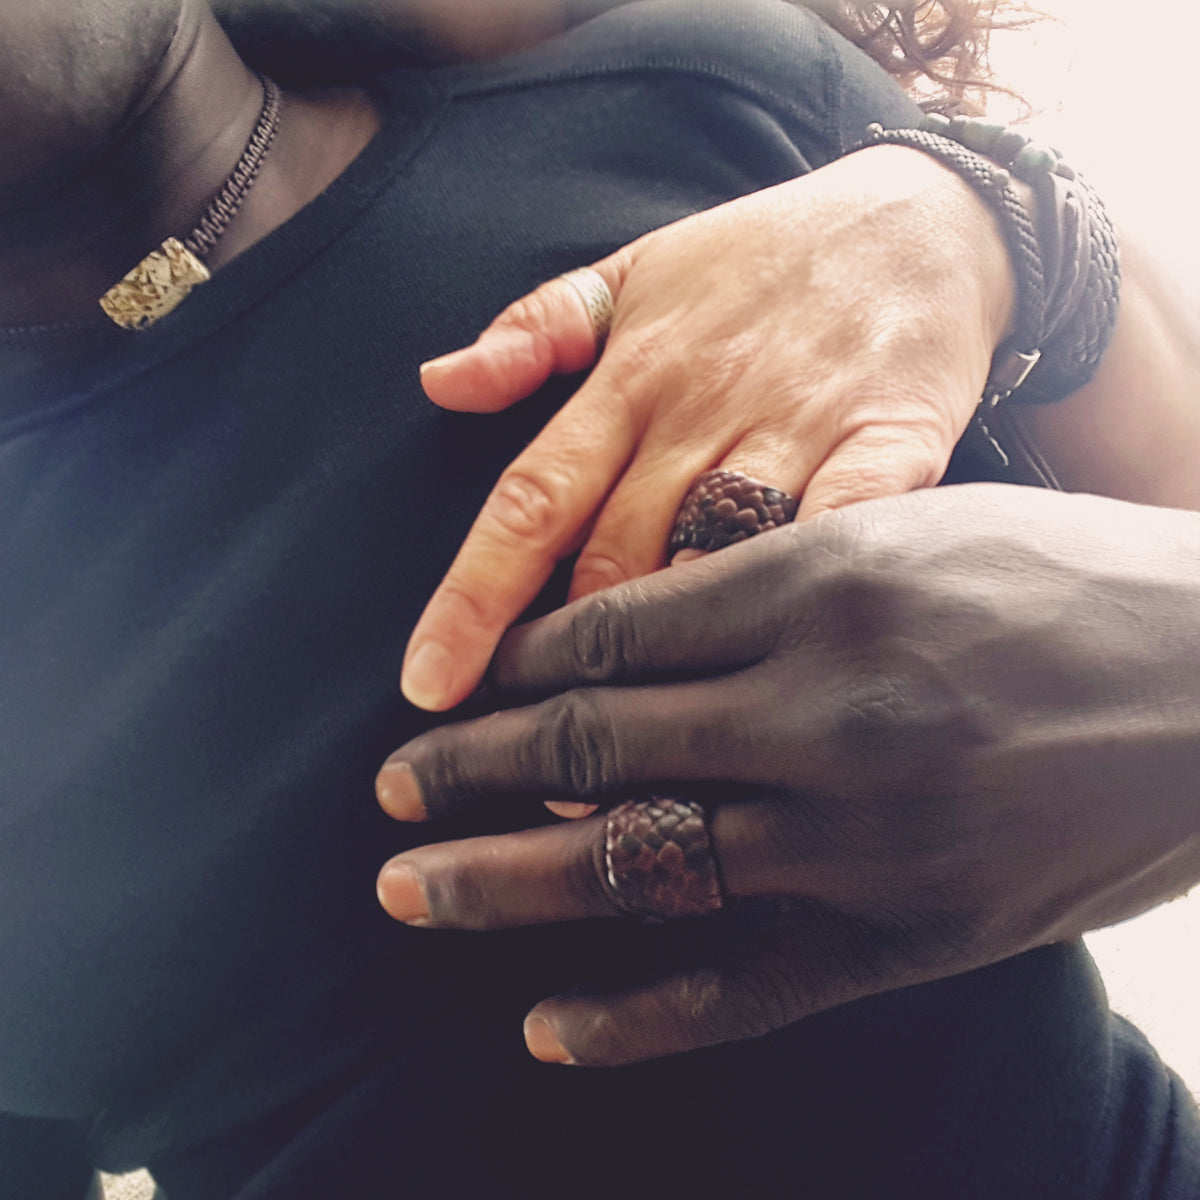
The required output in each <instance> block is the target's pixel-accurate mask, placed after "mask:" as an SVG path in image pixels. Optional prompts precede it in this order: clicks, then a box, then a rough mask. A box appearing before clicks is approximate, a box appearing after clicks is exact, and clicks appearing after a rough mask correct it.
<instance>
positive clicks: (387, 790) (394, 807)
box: [375, 762, 428, 821]
mask: <svg viewBox="0 0 1200 1200" xmlns="http://www.w3.org/2000/svg"><path fill="white" fill-rule="evenodd" d="M375 795H376V797H377V798H378V800H379V807H380V808H382V809H383V811H384V812H385V813H387V815H388V816H389V817H395V818H396V820H397V821H423V820H425V818H426V816H428V813H426V811H425V797H424V796H422V795H421V785H420V784H419V783H418V782H417V777H416V775H415V774H414V773H413V769H412V767H410V766H409V765H408V763H406V762H389V763H384V764H383V768H382V769H381V770H380V772H379V774H378V775H376V776H375Z"/></svg>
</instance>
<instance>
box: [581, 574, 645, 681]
mask: <svg viewBox="0 0 1200 1200" xmlns="http://www.w3.org/2000/svg"><path fill="white" fill-rule="evenodd" d="M571 636H572V641H573V646H574V657H575V662H576V665H577V668H578V674H579V676H580V677H581V679H582V681H583V682H587V683H596V682H600V681H605V680H620V679H623V678H625V677H626V676H628V675H629V674H631V673H632V672H633V671H634V670H635V667H636V663H637V660H638V653H637V630H636V628H635V623H634V621H633V620H632V618H631V614H630V605H629V601H628V600H627V599H626V598H625V597H624V596H623V595H619V594H611V593H610V594H601V595H597V596H594V597H593V598H592V599H591V600H589V602H588V603H587V604H585V605H583V606H581V608H580V611H579V613H578V614H577V615H576V616H575V617H574V619H573V620H572V622H571Z"/></svg>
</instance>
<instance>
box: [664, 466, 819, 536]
mask: <svg viewBox="0 0 1200 1200" xmlns="http://www.w3.org/2000/svg"><path fill="white" fill-rule="evenodd" d="M798 507H799V506H798V504H797V502H796V501H795V500H793V499H792V497H791V496H789V495H788V494H787V493H786V492H781V491H780V490H779V489H778V488H773V487H768V486H767V485H766V484H765V483H759V482H758V480H757V479H751V478H750V477H749V476H748V475H742V474H741V473H740V472H738V471H705V472H704V474H703V475H700V476H698V477H697V478H696V482H695V483H693V484H692V486H691V490H690V491H689V492H688V494H687V495H686V496H685V497H684V498H683V504H681V505H680V507H679V515H678V516H677V517H676V518H675V528H674V529H673V530H672V531H671V540H670V542H669V544H668V553H669V554H672V555H673V554H676V553H678V552H679V551H680V550H720V549H721V547H722V546H732V545H733V544H734V542H744V541H745V540H746V539H747V538H750V537H754V535H755V534H757V533H766V531H767V530H768V529H774V528H775V527H776V526H778V525H787V524H788V523H789V522H790V521H792V520H793V518H794V517H795V516H796V509H797V508H798Z"/></svg>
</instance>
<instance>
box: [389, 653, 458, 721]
mask: <svg viewBox="0 0 1200 1200" xmlns="http://www.w3.org/2000/svg"><path fill="white" fill-rule="evenodd" d="M453 669H454V659H453V657H452V656H451V654H450V651H449V650H447V649H446V647H445V646H443V645H442V644H441V642H429V641H427V642H422V643H421V644H420V645H419V646H418V647H417V648H416V650H415V651H414V652H413V653H412V654H410V656H409V659H408V661H407V662H406V663H405V664H404V672H403V674H402V675H401V676H400V690H401V691H402V692H403V693H404V695H405V696H406V697H407V698H408V700H409V701H410V702H411V703H413V704H415V705H416V706H417V707H418V708H425V709H429V710H431V711H437V710H438V709H440V708H442V707H443V706H444V705H445V702H446V695H447V694H448V692H449V691H450V685H451V683H452V682H453V675H452V672H453Z"/></svg>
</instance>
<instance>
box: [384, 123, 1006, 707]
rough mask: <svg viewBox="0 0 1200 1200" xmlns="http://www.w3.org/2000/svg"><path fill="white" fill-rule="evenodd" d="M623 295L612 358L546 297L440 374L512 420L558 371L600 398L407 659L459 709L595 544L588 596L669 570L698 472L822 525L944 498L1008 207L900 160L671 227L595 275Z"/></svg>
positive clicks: (991, 328)
mask: <svg viewBox="0 0 1200 1200" xmlns="http://www.w3.org/2000/svg"><path fill="white" fill-rule="evenodd" d="M594 266H595V269H596V270H597V271H599V272H600V274H601V275H602V276H603V277H604V278H605V280H606V282H607V283H608V285H609V287H610V289H611V290H612V292H613V295H614V297H615V300H616V316H615V321H614V324H613V328H612V332H611V334H610V336H609V338H608V341H607V344H606V345H605V346H604V347H603V352H602V353H600V347H598V346H597V344H596V339H595V336H594V334H593V330H592V326H591V322H590V319H589V317H588V314H587V311H586V309H585V307H584V304H583V301H582V300H581V299H580V297H579V295H578V294H577V293H576V291H575V290H574V289H573V288H572V287H571V286H570V285H569V284H566V283H564V282H563V281H561V280H556V281H551V282H549V283H547V284H545V285H544V286H543V287H541V288H540V289H538V290H537V291H536V292H534V293H533V294H531V295H529V296H526V297H524V298H523V299H521V300H519V301H517V302H516V303H515V304H514V305H513V306H512V307H510V308H509V309H507V310H506V311H505V312H504V313H502V314H501V315H500V316H499V317H498V318H497V319H496V320H495V321H494V322H493V324H492V325H491V326H489V327H488V329H487V330H486V331H485V332H484V333H483V334H482V335H481V337H480V338H479V340H478V341H477V342H476V343H475V344H474V345H473V346H470V347H468V348H466V349H465V350H462V351H459V352H457V353H454V354H451V355H449V356H447V357H445V358H442V359H439V360H437V361H435V362H432V363H430V364H427V365H426V367H425V369H424V371H423V377H422V378H423V384H424V387H425V390H426V392H427V393H428V395H429V396H430V398H431V399H432V400H434V401H435V402H436V403H437V404H439V405H441V406H442V407H444V408H450V409H455V410H458V411H466V412H493V411H496V410H498V409H503V408H505V407H507V406H509V405H511V404H514V403H517V402H518V401H519V400H520V399H522V398H523V397H525V396H527V395H529V394H530V393H531V392H533V391H534V390H536V389H537V388H538V387H539V386H540V385H541V384H542V383H544V382H545V381H546V379H547V378H548V377H549V376H550V375H552V374H554V373H557V372H577V371H581V370H584V369H585V368H587V367H589V366H591V365H592V364H593V363H595V369H594V370H593V371H592V373H591V375H590V377H589V378H588V380H587V382H586V383H585V384H584V385H583V386H582V387H581V388H580V390H579V391H578V392H577V393H576V395H575V396H574V397H573V398H572V400H571V401H570V402H569V403H568V404H567V405H566V406H565V407H564V408H563V409H562V411H561V412H559V413H558V414H557V415H556V416H555V417H554V418H553V419H552V420H551V421H550V422H549V424H548V425H547V426H546V428H545V429H544V431H543V432H542V434H541V435H540V436H539V437H538V438H537V439H536V440H535V441H534V442H533V443H532V444H531V445H530V446H529V448H528V449H527V450H526V451H525V452H524V453H523V454H521V455H520V456H519V457H518V458H517V460H516V461H515V462H514V463H513V464H512V465H511V466H510V467H509V468H508V470H507V471H506V472H505V473H504V475H503V476H502V477H501V479H500V481H499V482H498V484H497V485H496V488H495V490H494V491H493V492H492V494H491V496H490V497H489V499H488V501H487V503H486V504H485V506H484V508H483V511H482V512H481V513H480V515H479V518H478V520H477V521H476V523H475V525H474V527H473V528H472V530H471V532H470V534H469V536H468V537H467V539H466V542H465V544H464V545H463V547H462V549H461V552H460V553H459V555H458V557H457V558H456V559H455V561H454V563H453V565H452V566H451V568H450V570H449V572H448V573H447V575H446V577H445V579H444V581H443V582H442V584H441V586H440V587H439V589H438V590H437V592H436V594H435V595H434V596H433V598H432V600H431V601H430V603H429V605H428V607H427V608H426V610H425V613H424V615H423V616H422V618H421V620H420V621H419V623H418V625H417V627H416V629H415V631H414V633H413V636H412V639H411V641H410V643H409V648H408V653H407V655H406V658H405V664H404V672H403V680H402V686H403V689H404V693H405V695H406V696H407V697H408V698H409V699H410V700H411V701H412V702H413V703H414V704H417V705H419V706H421V707H423V708H427V709H432V710H444V709H447V708H450V707H453V706H454V705H455V704H457V703H459V702H460V701H461V700H463V699H464V698H465V697H466V696H467V695H469V694H470V693H471V691H472V690H473V689H474V688H475V686H476V685H477V684H478V682H479V680H480V678H481V677H482V675H483V672H484V669H485V668H486V666H487V663H488V660H489V659H490V658H491V655H492V651H493V650H494V648H495V646H496V643H497V641H498V640H499V638H500V636H501V634H502V633H503V632H504V630H505V629H506V628H508V626H509V625H510V624H511V623H512V622H513V621H514V620H515V619H516V618H517V617H518V616H519V615H520V613H521V612H522V611H523V610H524V609H525V607H526V606H527V605H528V604H529V602H530V601H531V600H532V599H533V597H534V596H535V595H536V594H537V593H538V591H539V590H540V589H541V587H542V585H543V584H544V583H545V581H546V580H547V578H548V577H549V575H550V573H551V571H552V569H553V567H554V565H555V564H556V563H557V562H558V561H559V560H561V559H562V558H564V557H565V556H567V555H569V554H571V553H573V552H575V551H576V550H578V551H579V558H578V561H577V563H576V566H575V570H574V577H573V582H572V587H571V594H572V597H580V596H585V595H588V594H589V593H591V592H594V591H596V590H598V589H600V588H603V587H607V586H610V585H612V584H615V583H620V582H622V581H624V580H629V579H634V578H637V577H639V576H642V575H645V574H647V573H648V572H650V571H653V570H655V569H656V568H658V567H661V566H663V565H664V562H665V560H664V550H665V544H666V540H667V535H668V532H669V530H670V528H671V525H672V523H673V521H674V518H675V514H676V511H677V509H678V507H679V504H680V501H681V500H682V498H683V496H684V494H685V493H686V492H687V490H688V488H689V486H690V485H691V482H692V480H693V479H694V478H695V477H696V476H697V475H699V474H700V473H701V472H702V471H705V470H708V469H709V468H711V467H727V468H730V469H733V470H737V471H741V472H744V473H745V474H747V475H750V476H753V477H754V478H756V479H760V480H762V481H763V482H765V483H768V484H771V485H773V486H776V487H779V488H782V489H783V490H785V491H788V492H791V493H792V494H794V495H797V496H800V497H802V499H801V506H800V512H799V516H798V519H799V520H806V519H809V518H811V517H814V516H816V515H817V514H819V513H822V512H826V511H828V510H830V509H835V508H839V507H841V506H843V505H845V504H850V503H853V502H855V501H859V500H866V499H872V498H874V497H879V496H887V495H893V494H896V493H900V492H906V491H909V490H911V489H914V488H921V487H926V486H929V485H932V484H934V483H936V482H937V481H938V480H939V479H940V478H941V476H942V474H943V472H944V471H945V467H946V464H947V462H948V460H949V456H950V453H951V451H952V449H953V447H954V445H955V443H956V442H957V440H958V438H959V437H960V435H961V434H962V431H963V429H964V428H965V427H966V425H967V423H968V421H969V419H970V417H971V414H972V412H973V411H974V408H975V405H976V403H977V401H978V398H979V396H980V395H981V393H982V389H983V386H984V382H985V380H986V378H987V373H988V368H989V364H990V361H991V356H992V353H993V350H994V348H995V346H996V345H997V343H998V342H999V341H1000V340H1001V339H1002V338H1003V336H1004V335H1005V333H1006V330H1007V327H1008V323H1009V320H1010V316H1011V310H1012V305H1013V280H1012V269H1011V266H1010V264H1009V259H1008V255H1007V251H1006V250H1005V247H1004V243H1003V239H1002V237H1001V235H1000V232H999V230H998V228H997V226H996V224H995V222H994V219H993V218H992V215H991V213H990V211H989V210H988V209H987V207H986V206H985V205H984V203H983V202H982V201H981V200H980V199H979V198H978V197H977V196H976V195H975V193H974V192H973V191H972V190H971V189H970V188H969V187H968V186H967V185H966V184H965V183H963V182H962V181H961V180H959V179H958V177H957V176H955V175H954V174H952V173H951V172H950V171H948V170H947V169H945V168H944V167H942V166H941V165H940V164H939V163H937V162H936V161H934V160H933V159H931V158H929V157H928V156H926V155H923V154H921V153H920V152H919V151H914V150H910V149H906V148H902V147H894V146H883V147H876V148H872V149H868V150H864V151H860V152H859V153H856V154H853V155H851V156H849V157H847V158H845V159H842V160H840V161H838V162H836V163H833V164H832V165H830V166H827V167H824V168H822V169H821V170H819V171H816V172H814V173H813V174H811V175H809V176H806V177H804V178H802V179H799V180H795V181H792V182H789V183H786V184H782V185H780V186H778V187H774V188H770V189H767V190H765V191H762V192H759V193H757V194H755V195H751V196H748V197H745V198H743V199H740V200H736V201H734V202H732V203H730V204H726V205H724V206H722V207H720V208H717V209H714V210H712V211H709V212H706V213H702V214H699V215H697V216H694V217H690V218H688V219H686V220H683V221H680V222H678V223H676V224H674V225H671V226H669V227H667V228H665V229H662V230H659V231H657V232H655V233H652V234H650V235H648V236H646V237H644V238H641V239H640V240H639V241H637V242H635V243H633V244H632V245H630V246H628V247H626V248H625V249H623V250H622V251H620V252H619V253H617V254H615V255H613V256H612V257H610V258H607V259H605V260H603V261H601V262H599V263H596V264H594Z"/></svg>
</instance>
